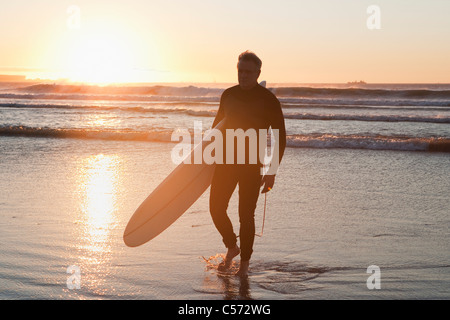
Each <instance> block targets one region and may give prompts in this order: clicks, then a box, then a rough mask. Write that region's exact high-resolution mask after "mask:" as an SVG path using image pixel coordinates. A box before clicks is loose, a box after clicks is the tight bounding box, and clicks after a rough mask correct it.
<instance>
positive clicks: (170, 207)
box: [123, 119, 225, 247]
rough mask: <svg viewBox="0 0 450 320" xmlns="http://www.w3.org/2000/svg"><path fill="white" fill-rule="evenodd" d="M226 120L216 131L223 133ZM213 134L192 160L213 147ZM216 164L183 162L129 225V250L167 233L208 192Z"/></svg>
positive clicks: (131, 219)
mask: <svg viewBox="0 0 450 320" xmlns="http://www.w3.org/2000/svg"><path fill="white" fill-rule="evenodd" d="M224 126H225V119H223V120H222V121H221V122H220V123H219V124H218V125H217V126H216V127H215V128H214V129H217V130H222V129H223V128H224ZM211 142H212V141H211V137H210V134H209V135H206V136H204V137H203V139H202V142H201V143H199V144H198V145H197V146H195V147H194V148H193V150H192V151H191V153H190V154H189V155H188V157H191V159H192V158H193V155H194V153H195V152H199V150H198V149H202V150H201V152H202V154H203V150H204V149H205V148H206V146H208V145H209V144H210V143H211ZM214 168H215V164H214V163H213V164H206V163H204V162H202V163H201V164H195V163H194V162H193V161H191V164H187V163H185V162H184V161H183V162H181V163H180V164H179V165H178V166H177V167H176V168H175V169H174V170H173V171H172V172H171V173H170V174H169V175H168V176H167V177H166V178H165V179H164V180H163V181H162V182H161V183H160V184H159V185H158V187H156V189H155V190H153V192H152V193H151V194H150V195H149V196H148V197H147V198H146V199H145V200H144V202H142V204H141V205H140V206H139V207H138V208H137V210H136V211H135V212H134V214H133V215H132V217H131V218H130V221H129V222H128V224H127V226H126V228H125V231H124V234H123V240H124V242H125V244H126V245H127V246H129V247H137V246H140V245H142V244H144V243H146V242H148V241H150V240H151V239H153V238H154V237H156V236H157V235H159V234H160V233H161V232H163V231H164V230H165V229H167V228H168V227H169V226H170V225H171V224H172V223H174V222H175V221H176V220H177V219H178V218H179V217H180V216H181V215H182V214H183V213H184V212H185V211H186V210H187V209H189V207H191V205H192V204H193V203H194V202H195V201H197V199H198V198H199V197H200V196H201V195H202V194H203V193H204V192H205V191H206V189H208V187H209V186H210V184H211V180H212V177H213V174H214Z"/></svg>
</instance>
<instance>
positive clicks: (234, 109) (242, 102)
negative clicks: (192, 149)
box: [210, 85, 286, 261]
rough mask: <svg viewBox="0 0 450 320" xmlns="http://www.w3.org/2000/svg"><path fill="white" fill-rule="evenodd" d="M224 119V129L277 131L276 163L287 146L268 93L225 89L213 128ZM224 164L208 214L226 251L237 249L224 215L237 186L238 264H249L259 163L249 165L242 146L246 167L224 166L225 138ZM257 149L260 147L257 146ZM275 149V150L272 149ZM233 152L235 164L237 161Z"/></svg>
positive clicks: (218, 168)
mask: <svg viewBox="0 0 450 320" xmlns="http://www.w3.org/2000/svg"><path fill="white" fill-rule="evenodd" d="M223 118H226V128H227V129H243V130H244V131H246V130H247V129H256V130H257V131H258V130H259V129H263V130H268V128H269V127H272V129H278V130H279V139H278V142H279V145H278V148H279V149H278V150H279V161H280V162H281V159H282V157H283V153H284V149H285V146H286V129H285V125H284V117H283V113H282V110H281V105H280V102H279V101H278V99H277V98H276V97H275V95H274V94H273V93H272V92H270V91H269V90H268V89H266V88H264V87H262V86H260V85H256V86H255V87H253V88H252V89H250V90H243V89H242V88H241V87H240V86H239V85H237V86H234V87H231V88H228V89H226V90H225V91H224V92H223V94H222V96H221V99H220V106H219V110H218V112H217V115H216V118H215V119H214V123H213V127H214V126H216V125H217V124H218V123H219V122H220V121H221V120H222V119H223ZM223 141H224V143H223V144H224V161H223V163H224V164H218V165H216V169H215V172H214V176H213V180H212V184H211V191H210V213H211V217H212V219H213V222H214V224H215V226H216V228H217V230H218V231H219V233H220V234H221V236H222V238H223V242H224V244H225V246H226V247H227V248H234V247H235V246H236V242H237V239H236V238H237V237H236V234H235V233H234V231H233V226H232V223H231V221H230V219H229V217H228V215H227V208H228V203H229V200H230V198H231V196H232V194H233V192H234V190H235V188H236V186H237V185H238V184H239V222H240V230H239V237H240V248H241V260H242V261H248V260H250V257H251V254H252V252H253V242H254V237H255V215H254V213H255V209H256V204H257V200H258V196H259V190H260V187H261V179H262V176H261V166H262V164H261V161H259V158H260V157H257V158H258V161H257V163H254V162H250V161H249V154H248V153H249V150H248V144H247V145H246V146H245V147H246V148H247V150H246V157H245V159H246V162H245V164H236V163H237V162H236V161H235V162H234V164H229V163H228V164H227V163H226V149H225V146H226V136H225V135H224V138H223ZM258 145H259V143H258ZM275 147H277V146H275ZM236 151H237V150H236V149H235V160H236Z"/></svg>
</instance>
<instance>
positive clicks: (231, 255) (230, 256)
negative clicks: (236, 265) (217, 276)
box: [217, 246, 241, 271]
mask: <svg viewBox="0 0 450 320" xmlns="http://www.w3.org/2000/svg"><path fill="white" fill-rule="evenodd" d="M239 253H241V249H239V247H238V246H235V247H234V248H229V249H228V252H227V255H226V256H225V260H224V261H223V262H222V263H221V264H219V267H218V268H217V270H219V271H225V270H227V269H228V268H229V267H230V266H231V262H232V261H233V258H234V257H236V256H237V255H238V254H239Z"/></svg>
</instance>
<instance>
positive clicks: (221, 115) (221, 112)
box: [212, 92, 226, 128]
mask: <svg viewBox="0 0 450 320" xmlns="http://www.w3.org/2000/svg"><path fill="white" fill-rule="evenodd" d="M225 95H226V93H225V92H224V93H222V96H221V97H220V104H219V110H218V111H217V114H216V118H215V119H214V122H213V125H212V127H213V128H214V127H215V126H217V125H218V124H219V122H220V121H222V119H223V118H225V111H224V106H223V102H224V100H225Z"/></svg>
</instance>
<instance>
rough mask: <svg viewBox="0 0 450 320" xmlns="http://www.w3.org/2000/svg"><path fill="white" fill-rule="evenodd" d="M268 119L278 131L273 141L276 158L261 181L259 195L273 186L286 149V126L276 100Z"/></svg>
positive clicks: (279, 105)
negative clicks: (261, 187)
mask: <svg viewBox="0 0 450 320" xmlns="http://www.w3.org/2000/svg"><path fill="white" fill-rule="evenodd" d="M270 119H272V123H271V127H272V129H275V130H277V131H278V137H277V139H275V143H276V145H275V148H274V150H276V149H278V157H275V159H274V157H273V155H272V162H271V163H270V167H269V170H268V171H267V173H266V175H265V176H264V177H263V178H262V180H261V186H264V188H263V190H262V191H261V193H266V192H267V191H270V190H271V189H272V188H273V185H274V184H275V175H276V172H277V170H278V167H279V165H280V163H281V159H282V158H283V155H284V150H285V149H286V126H285V124H284V116H283V111H282V110H281V104H280V102H279V101H278V99H276V103H275V106H274V108H273V111H272V114H271V115H270Z"/></svg>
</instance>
